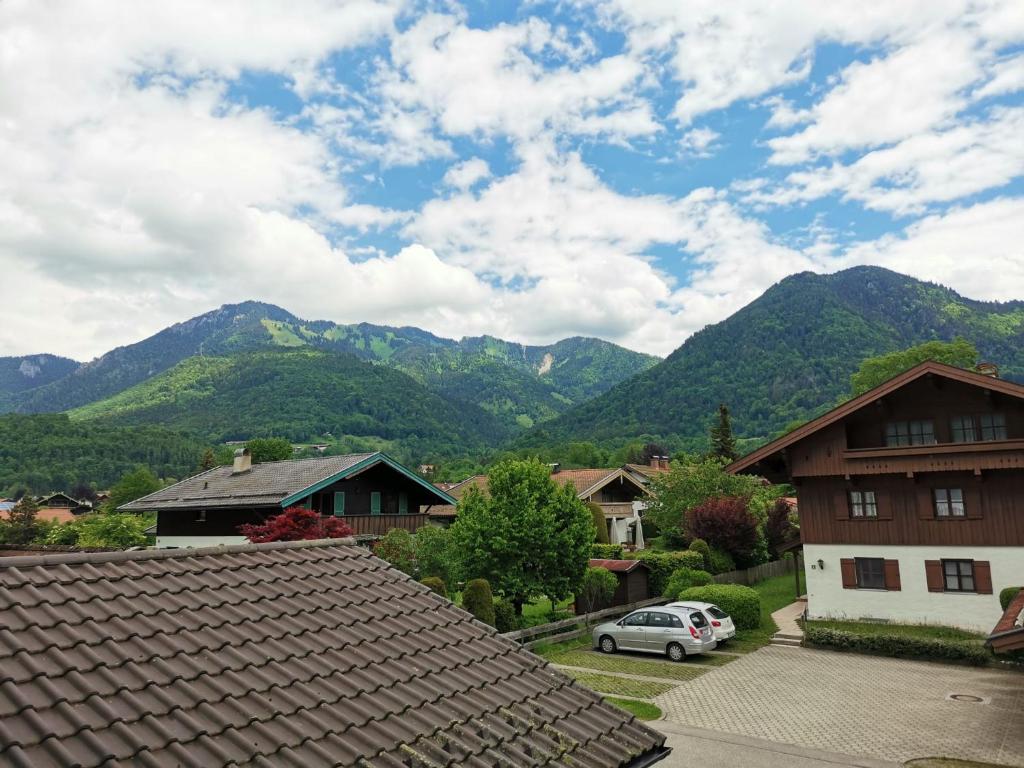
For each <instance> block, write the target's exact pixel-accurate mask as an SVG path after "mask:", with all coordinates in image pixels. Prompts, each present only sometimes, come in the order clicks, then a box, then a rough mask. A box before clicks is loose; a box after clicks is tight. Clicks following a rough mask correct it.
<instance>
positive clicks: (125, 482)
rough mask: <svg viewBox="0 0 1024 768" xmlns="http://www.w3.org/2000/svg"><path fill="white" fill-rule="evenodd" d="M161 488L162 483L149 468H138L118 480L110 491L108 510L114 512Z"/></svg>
mask: <svg viewBox="0 0 1024 768" xmlns="http://www.w3.org/2000/svg"><path fill="white" fill-rule="evenodd" d="M160 488H161V484H160V481H159V480H158V479H157V476H156V475H154V474H153V473H152V471H150V469H149V467H138V468H137V469H135V470H133V471H132V472H129V473H128V474H127V475H125V476H124V477H122V478H121V479H120V480H118V481H117V482H116V483H115V484H114V487H113V488H111V489H110V498H108V499H107V502H106V509H107V510H108V511H111V512H113V511H115V510H117V508H118V507H120V506H121V505H122V504H127V503H128V502H129V501H135V500H136V499H141V498H142V497H143V496H148V495H149V494H151V493H153V492H155V491H159V490H160Z"/></svg>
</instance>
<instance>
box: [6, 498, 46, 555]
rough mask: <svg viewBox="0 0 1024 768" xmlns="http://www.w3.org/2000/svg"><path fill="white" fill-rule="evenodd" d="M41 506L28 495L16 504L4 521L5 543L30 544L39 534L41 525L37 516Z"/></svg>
mask: <svg viewBox="0 0 1024 768" xmlns="http://www.w3.org/2000/svg"><path fill="white" fill-rule="evenodd" d="M38 511H39V506H38V505H37V504H36V503H35V502H34V501H32V499H30V498H29V497H28V496H23V497H22V499H21V501H19V502H18V503H17V504H15V505H14V509H12V510H11V511H10V513H8V517H7V520H6V521H4V537H3V538H4V543H5V544H29V543H31V542H32V540H33V539H34V538H35V537H36V536H37V535H38V534H39V531H40V530H41V526H40V524H39V520H38V519H37V517H36V513H37V512H38Z"/></svg>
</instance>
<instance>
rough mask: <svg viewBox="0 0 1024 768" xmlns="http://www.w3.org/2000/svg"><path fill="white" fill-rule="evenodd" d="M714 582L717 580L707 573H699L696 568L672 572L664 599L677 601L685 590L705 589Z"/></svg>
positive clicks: (678, 569) (679, 569)
mask: <svg viewBox="0 0 1024 768" xmlns="http://www.w3.org/2000/svg"><path fill="white" fill-rule="evenodd" d="M714 581H715V578H714V577H713V576H712V575H711V574H710V573H708V572H707V571H698V570H696V569H694V568H677V569H676V570H674V571H672V575H671V576H670V577H669V579H668V584H666V585H665V592H664V594H663V597H667V598H669V599H671V600H675V599H676V598H677V597H679V593H680V592H682V591H683V590H684V589H689V588H690V587H703V586H706V585H708V584H713V583H714Z"/></svg>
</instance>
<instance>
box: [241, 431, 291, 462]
mask: <svg viewBox="0 0 1024 768" xmlns="http://www.w3.org/2000/svg"><path fill="white" fill-rule="evenodd" d="M245 447H246V448H248V449H249V453H250V454H251V455H252V463H253V464H262V463H263V462H266V461H286V460H287V459H290V458H291V457H292V453H293V450H292V444H291V442H289V441H288V440H285V439H284V438H283V437H254V438H253V439H252V440H249V441H248V442H247V443H246V444H245Z"/></svg>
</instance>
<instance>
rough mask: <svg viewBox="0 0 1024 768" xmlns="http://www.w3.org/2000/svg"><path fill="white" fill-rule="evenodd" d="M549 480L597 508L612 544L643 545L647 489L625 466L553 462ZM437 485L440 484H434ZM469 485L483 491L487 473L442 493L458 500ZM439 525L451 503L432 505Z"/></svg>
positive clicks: (452, 511)
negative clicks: (570, 465) (569, 487)
mask: <svg viewBox="0 0 1024 768" xmlns="http://www.w3.org/2000/svg"><path fill="white" fill-rule="evenodd" d="M551 466H552V470H551V479H552V480H554V481H555V482H556V483H558V484H559V485H572V487H573V489H574V490H575V491H576V496H577V497H578V498H579V499H580V500H581V501H585V502H593V503H595V504H597V505H598V506H600V507H601V509H602V511H603V512H604V517H605V521H606V524H607V525H608V538H609V540H610V541H611V542H612V543H613V544H626V545H628V546H633V547H635V548H636V549H643V548H644V533H643V523H642V521H641V513H642V511H643V510H644V509H645V508H646V506H647V502H646V499H647V488H646V484H645V483H644V482H643V481H641V480H640V479H639V478H638V477H637V476H636V475H635V474H634V473H632V472H630V471H628V470H627V469H626V468H625V467H619V468H616V469H561V468H560V467H559V465H558V464H553V465H551ZM438 487H440V486H438ZM470 488H476V489H477V490H479V491H483V492H484V493H486V492H487V475H474V476H473V477H469V478H466V479H465V480H463V481H462V482H461V483H456V484H454V485H451V486H448V487H447V489H446V490H445V492H446V493H447V494H448V495H449V496H452V497H453V498H455V499H456V500H458V499H461V498H462V497H463V496H464V495H465V494H466V492H467V491H469V489H470ZM429 514H430V516H431V518H432V519H434V520H436V521H438V522H440V523H441V524H447V523H451V522H452V521H454V520H455V516H456V508H455V505H451V506H442V507H435V508H434V509H433V510H431V511H430V512H429Z"/></svg>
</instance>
